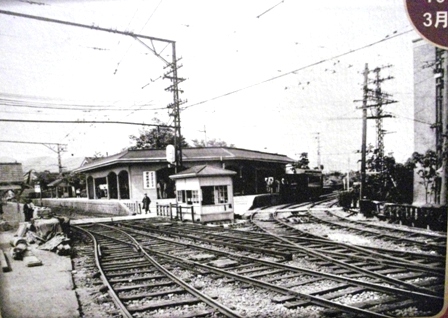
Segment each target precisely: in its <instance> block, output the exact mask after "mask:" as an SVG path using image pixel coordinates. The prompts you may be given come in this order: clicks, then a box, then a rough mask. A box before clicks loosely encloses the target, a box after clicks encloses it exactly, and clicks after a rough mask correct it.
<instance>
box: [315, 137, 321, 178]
mask: <svg viewBox="0 0 448 318" xmlns="http://www.w3.org/2000/svg"><path fill="white" fill-rule="evenodd" d="M316 134H317V136H316V139H317V168H318V169H319V170H321V161H320V133H319V132H317V133H316Z"/></svg>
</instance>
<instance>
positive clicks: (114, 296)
mask: <svg viewBox="0 0 448 318" xmlns="http://www.w3.org/2000/svg"><path fill="white" fill-rule="evenodd" d="M72 227H73V228H75V229H76V230H79V231H81V232H83V233H85V234H87V235H89V236H90V237H91V238H92V240H93V243H94V251H95V264H96V266H97V268H98V270H99V271H100V273H101V281H102V282H103V284H104V285H106V286H107V288H108V292H109V295H110V296H111V298H112V300H113V302H114V304H115V305H116V306H117V307H118V308H120V311H121V312H122V314H123V316H125V317H126V318H132V317H133V316H132V314H131V313H130V312H129V311H128V309H127V308H126V306H125V305H124V304H123V302H122V301H121V300H120V298H119V297H118V295H117V293H116V292H115V291H114V289H113V288H112V286H111V285H110V283H109V281H108V280H107V278H106V275H105V273H104V271H103V268H102V266H101V263H100V255H99V252H98V251H99V249H98V248H99V245H98V242H97V240H96V237H95V236H94V235H93V234H92V233H90V232H89V231H87V230H85V229H83V228H81V227H79V226H75V225H72Z"/></svg>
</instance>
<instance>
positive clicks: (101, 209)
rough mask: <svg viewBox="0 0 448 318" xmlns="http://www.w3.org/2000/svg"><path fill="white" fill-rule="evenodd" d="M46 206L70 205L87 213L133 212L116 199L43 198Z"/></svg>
mask: <svg viewBox="0 0 448 318" xmlns="http://www.w3.org/2000/svg"><path fill="white" fill-rule="evenodd" d="M42 205H43V206H45V207H49V208H53V207H69V208H73V209H76V210H81V211H84V212H87V213H101V214H110V215H130V214H132V213H131V212H130V211H129V209H127V208H126V206H125V205H124V204H122V203H121V202H119V201H116V200H87V199H42Z"/></svg>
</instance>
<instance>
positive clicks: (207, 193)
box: [201, 187, 215, 205]
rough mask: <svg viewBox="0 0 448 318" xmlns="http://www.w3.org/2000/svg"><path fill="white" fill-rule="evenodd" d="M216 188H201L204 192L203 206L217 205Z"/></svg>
mask: <svg viewBox="0 0 448 318" xmlns="http://www.w3.org/2000/svg"><path fill="white" fill-rule="evenodd" d="M214 189H215V187H201V190H202V205H214V204H215V195H214V193H213V192H214Z"/></svg>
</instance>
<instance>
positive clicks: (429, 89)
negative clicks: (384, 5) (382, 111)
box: [413, 40, 436, 205]
mask: <svg viewBox="0 0 448 318" xmlns="http://www.w3.org/2000/svg"><path fill="white" fill-rule="evenodd" d="M434 60H435V47H434V46H433V45H431V44H428V42H426V41H424V40H416V41H414V117H415V121H414V151H415V152H419V153H422V154H424V153H425V152H426V151H427V150H430V149H431V150H434V151H435V150H436V149H435V147H436V138H435V131H434V129H431V124H433V123H435V121H436V115H435V112H436V111H435V93H436V89H435V79H434V73H433V69H434V68H433V67H428V63H431V62H433V61H434ZM416 171H417V169H416V170H415V171H414V199H413V203H414V204H417V205H419V204H424V203H425V192H426V191H425V188H424V187H423V185H422V184H420V182H421V181H422V179H421V177H420V176H419V175H417V173H416Z"/></svg>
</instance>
